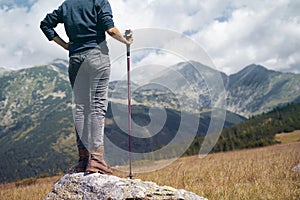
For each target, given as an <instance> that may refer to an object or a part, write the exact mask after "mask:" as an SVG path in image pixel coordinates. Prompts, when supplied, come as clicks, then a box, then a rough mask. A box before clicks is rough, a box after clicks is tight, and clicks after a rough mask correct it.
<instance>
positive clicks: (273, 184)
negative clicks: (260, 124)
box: [0, 142, 300, 200]
mask: <svg viewBox="0 0 300 200" xmlns="http://www.w3.org/2000/svg"><path fill="white" fill-rule="evenodd" d="M299 160H300V142H294V143H289V144H280V145H274V146H269V147H264V148H256V149H249V150H240V151H232V152H225V153H216V154H210V155H208V156H206V157H205V158H203V159H200V158H199V157H198V156H190V157H183V158H181V159H179V160H177V161H175V162H174V163H172V164H171V165H170V166H168V167H166V168H164V169H162V170H159V171H156V172H151V173H144V174H137V175H136V177H135V178H140V179H142V180H147V181H154V182H156V183H158V184H159V185H170V186H173V187H176V188H183V189H186V190H189V191H192V192H195V193H197V194H199V195H200V196H205V197H207V198H208V199H228V200H229V199H230V200H232V199H233V200H234V199H238V200H240V199H249V200H250V199H272V200H276V199H278V200H279V199H299V197H300V184H299V179H300V172H292V171H291V168H292V167H294V166H295V165H297V164H299ZM115 174H116V175H118V176H122V177H125V176H127V174H122V173H120V172H116V173H115ZM58 178H59V177H52V178H46V179H39V180H38V181H37V182H36V183H35V184H34V185H30V186H24V187H15V184H13V183H10V184H6V185H0V197H2V198H3V199H6V200H11V199H16V200H17V199H18V200H25V199H26V200H27V199H28V200H29V199H30V200H35V199H37V200H38V199H43V197H44V196H45V195H46V194H47V193H48V192H50V191H51V187H52V185H53V183H54V182H55V181H56V180H57V179H58Z"/></svg>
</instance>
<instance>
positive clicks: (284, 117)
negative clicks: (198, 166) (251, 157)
mask: <svg viewBox="0 0 300 200" xmlns="http://www.w3.org/2000/svg"><path fill="white" fill-rule="evenodd" d="M295 130H300V104H290V105H288V106H285V107H282V108H275V109H274V110H273V111H271V112H269V113H266V114H262V115H259V116H255V117H252V118H251V119H249V120H246V121H243V122H241V123H239V124H237V125H234V126H231V127H228V128H226V129H224V130H223V131H222V133H221V135H220V138H219V140H218V142H217V144H216V145H215V147H214V148H213V152H219V151H229V150H235V149H245V148H252V147H262V146H267V145H271V144H275V143H277V141H276V140H275V135H276V134H277V133H288V132H292V131H295ZM203 139H204V138H203V137H197V138H196V139H195V140H194V142H193V145H191V147H190V148H189V149H188V151H187V152H186V155H192V154H198V153H199V147H200V146H201V143H202V142H203Z"/></svg>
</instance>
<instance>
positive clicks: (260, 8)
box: [0, 0, 300, 73]
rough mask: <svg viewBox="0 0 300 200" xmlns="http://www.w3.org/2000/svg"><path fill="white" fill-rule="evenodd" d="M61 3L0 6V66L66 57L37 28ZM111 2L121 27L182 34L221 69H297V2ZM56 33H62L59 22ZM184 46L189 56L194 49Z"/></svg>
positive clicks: (40, 0) (157, 57) (147, 60)
mask: <svg viewBox="0 0 300 200" xmlns="http://www.w3.org/2000/svg"><path fill="white" fill-rule="evenodd" d="M61 2H62V1H61V0H52V1H48V0H38V1H37V2H36V3H35V4H34V5H33V6H32V7H31V9H29V10H28V9H27V8H22V7H21V8H18V7H16V8H13V9H10V10H9V11H7V10H5V9H2V10H0V19H1V21H0V26H1V29H0V37H1V41H0V57H1V58H0V60H1V61H0V66H4V67H13V68H19V67H25V66H30V65H34V64H44V63H47V62H50V61H51V60H54V59H55V58H67V52H65V51H64V50H63V49H61V48H60V47H58V46H56V45H55V44H54V43H49V42H48V41H47V39H46V38H45V36H44V35H43V34H42V32H41V31H40V30H39V23H40V21H41V20H42V19H43V18H44V16H45V15H46V13H47V12H51V11H52V10H53V9H55V8H57V7H58V6H59V4H60V3H61ZM110 3H111V5H112V9H113V14H114V20H115V24H116V26H117V27H119V29H120V30H122V31H123V30H125V29H127V28H132V29H142V28H161V29H167V30H174V31H176V32H178V33H184V34H186V35H187V36H188V37H190V38H191V39H193V40H194V41H195V43H198V44H200V45H202V47H203V48H204V49H205V50H206V51H207V53H208V54H209V56H210V57H211V58H212V61H213V62H214V63H215V65H216V67H217V68H218V69H219V70H221V71H225V72H226V73H234V72H237V71H238V70H240V69H241V68H243V67H244V66H245V65H248V64H251V63H257V64H262V65H265V66H266V67H268V68H270V69H275V70H282V71H293V72H299V71H300V66H299V64H300V58H299V52H300V51H299V48H300V17H299V9H300V3H299V2H297V1H293V0H278V1H261V0H252V1H251V0H245V1H238V0H216V1H211V0H202V1H199V0H185V1H183V0H181V1H174V0H163V1H162V0H148V1H140V0H111V1H110ZM58 32H59V33H60V34H62V35H64V34H63V27H62V26H60V27H59V29H58ZM63 37H64V38H65V39H67V38H66V36H65V35H64V36H63ZM147 37H151V35H147ZM135 40H136V41H135V42H137V38H135ZM140 40H143V38H141V39H140ZM159 42H161V41H159ZM168 45H169V46H170V45H178V48H182V44H181V45H180V43H178V44H176V43H170V41H169V43H168ZM165 47H167V44H166V46H165ZM185 49H186V50H189V55H191V57H193V58H196V57H197V54H199V52H195V51H192V50H191V49H189V48H186V47H185ZM168 60H173V61H174V59H172V58H170V55H165V57H164V55H162V54H157V55H155V54H153V53H151V54H149V57H148V58H147V57H145V58H143V59H141V60H140V62H137V64H139V65H144V64H146V63H147V64H158V65H159V64H163V65H167V61H168ZM150 61H155V62H156V63H150ZM170 63H171V64H173V63H172V62H170Z"/></svg>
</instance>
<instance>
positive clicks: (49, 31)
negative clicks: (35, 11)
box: [40, 7, 63, 41]
mask: <svg viewBox="0 0 300 200" xmlns="http://www.w3.org/2000/svg"><path fill="white" fill-rule="evenodd" d="M59 23H63V16H62V7H59V8H58V9H57V10H54V11H53V12H52V13H49V14H47V15H46V17H45V19H44V20H43V21H41V24H40V28H41V29H42V31H43V33H44V34H45V35H46V37H47V38H48V40H49V41H51V40H53V38H54V37H55V36H58V34H57V33H56V31H55V30H54V28H55V27H56V26H57V24H59Z"/></svg>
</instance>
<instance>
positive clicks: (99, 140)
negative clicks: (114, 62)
mask: <svg viewBox="0 0 300 200" xmlns="http://www.w3.org/2000/svg"><path fill="white" fill-rule="evenodd" d="M109 76H110V60H109V56H108V52H104V53H103V52H102V51H101V50H100V48H94V49H91V50H87V51H83V52H79V53H75V54H73V55H71V56H70V61H69V79H70V82H71V85H72V89H73V96H74V103H75V108H74V109H73V117H74V122H75V129H76V137H77V140H76V141H77V146H78V148H81V149H82V148H87V149H88V150H92V148H97V147H99V146H100V145H103V137H104V120H105V114H106V111H107V103H108V101H107V92H108V82H109Z"/></svg>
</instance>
